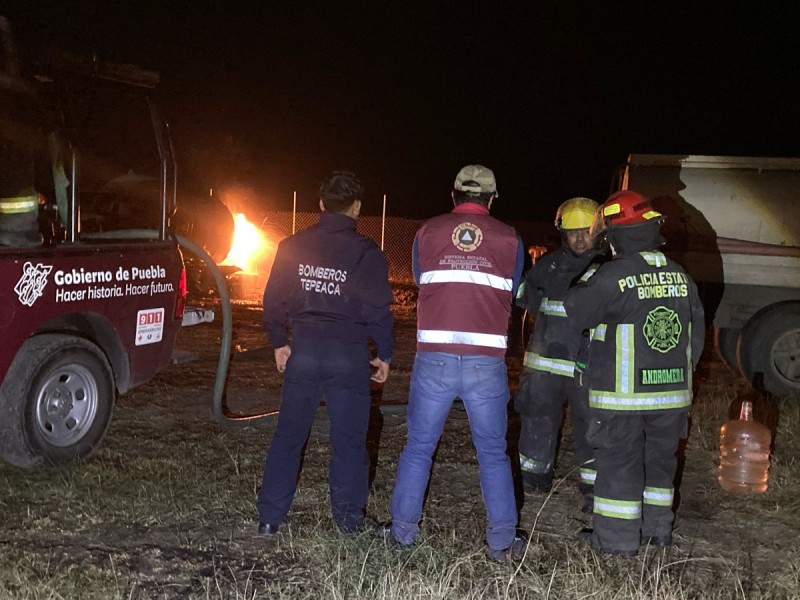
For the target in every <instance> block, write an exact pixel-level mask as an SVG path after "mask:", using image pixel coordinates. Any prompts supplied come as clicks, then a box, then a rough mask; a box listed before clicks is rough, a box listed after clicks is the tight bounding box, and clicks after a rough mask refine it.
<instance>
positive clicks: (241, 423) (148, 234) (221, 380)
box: [83, 229, 278, 427]
mask: <svg viewBox="0 0 800 600" xmlns="http://www.w3.org/2000/svg"><path fill="white" fill-rule="evenodd" d="M83 237H84V238H101V239H102V238H105V239H109V238H112V239H113V238H127V239H130V238H145V239H159V232H158V231H156V230H150V229H126V230H120V231H108V232H103V233H93V234H88V235H87V234H83ZM175 239H176V240H177V241H178V244H180V245H181V246H182V247H184V248H186V249H187V250H189V251H190V252H192V253H193V254H195V255H196V256H198V257H199V258H201V259H202V260H203V262H205V263H206V265H207V266H208V268H209V270H210V271H211V275H212V276H213V277H214V283H216V285H217V291H218V292H219V299H220V304H221V307H222V339H221V340H220V349H219V361H218V362H217V374H216V377H215V379H214V393H213V395H212V397H211V412H212V414H213V415H214V419H216V421H217V422H218V423H219V424H220V425H224V426H225V427H252V426H255V425H259V424H261V423H264V422H266V421H267V420H270V419H272V418H274V417H277V416H278V410H271V411H268V412H264V413H256V414H252V415H239V414H237V415H231V414H229V413H227V412H226V411H225V408H224V406H223V400H224V398H225V387H226V385H227V382H228V366H229V365H230V360H231V344H232V340H233V313H232V312H231V297H230V293H229V292H228V286H227V284H226V283H225V276H224V275H223V274H222V271H220V270H219V267H218V266H217V263H215V262H214V259H213V258H211V256H210V255H209V254H208V253H207V252H206V251H205V250H203V248H201V247H200V246H198V245H197V244H195V243H194V242H193V241H191V240H189V239H187V238H185V237H183V236H181V235H175Z"/></svg>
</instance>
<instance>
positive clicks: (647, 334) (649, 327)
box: [642, 306, 683, 352]
mask: <svg viewBox="0 0 800 600" xmlns="http://www.w3.org/2000/svg"><path fill="white" fill-rule="evenodd" d="M681 331H683V327H682V326H681V322H680V319H678V314H677V313H676V312H675V311H674V310H670V309H669V308H667V307H666V306H659V307H658V308H654V309H653V310H651V311H650V312H649V313H647V319H646V320H645V323H644V328H643V330H642V333H644V339H645V340H647V345H648V346H650V347H651V348H652V349H653V350H658V351H659V352H669V351H670V350H672V349H673V348H674V347H675V346H677V345H678V340H680V339H681Z"/></svg>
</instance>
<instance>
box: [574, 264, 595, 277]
mask: <svg viewBox="0 0 800 600" xmlns="http://www.w3.org/2000/svg"><path fill="white" fill-rule="evenodd" d="M596 271H597V267H596V266H593V267H589V268H588V269H586V272H585V273H584V274H583V275H581V278H580V279H579V280H578V281H589V278H590V277H591V276H592V275H594V274H595V272H596Z"/></svg>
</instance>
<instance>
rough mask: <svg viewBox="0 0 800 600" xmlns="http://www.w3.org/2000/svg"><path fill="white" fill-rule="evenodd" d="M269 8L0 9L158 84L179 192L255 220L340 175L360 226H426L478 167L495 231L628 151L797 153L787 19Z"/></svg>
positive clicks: (541, 215) (793, 39) (614, 10)
mask: <svg viewBox="0 0 800 600" xmlns="http://www.w3.org/2000/svg"><path fill="white" fill-rule="evenodd" d="M285 4H286V6H284V7H280V6H279V3H277V2H275V3H262V6H261V7H260V8H254V6H255V3H250V2H248V3H246V5H248V6H247V8H246V9H245V8H239V9H237V8H236V7H237V6H245V3H239V4H237V3H236V2H215V3H206V2H168V1H167V0H164V1H163V2H160V3H154V2H149V1H144V0H142V1H140V2H122V1H107V2H64V1H61V2H36V1H29V2H25V3H19V5H18V6H17V7H16V8H15V6H13V3H12V5H8V4H6V3H4V5H6V8H4V9H3V11H0V12H5V14H6V15H7V16H8V17H9V18H11V19H12V26H13V27H14V30H15V31H16V33H17V34H18V35H19V36H20V37H21V38H23V37H24V39H25V40H27V41H29V42H30V41H31V40H41V41H42V42H45V43H47V44H49V45H51V46H55V47H61V48H64V49H67V50H70V51H75V52H95V53H97V55H98V56H99V57H100V58H102V59H104V60H111V61H118V62H129V63H135V64H138V65H141V66H143V67H145V68H148V69H151V70H154V71H157V72H159V73H160V74H161V86H160V89H159V90H158V92H157V97H158V100H159V104H160V105H161V107H162V111H163V112H164V113H166V114H167V116H168V117H169V118H170V120H171V123H172V126H173V130H174V137H175V142H176V147H177V152H178V158H179V163H180V167H179V168H180V174H181V177H182V178H183V181H184V183H187V184H188V183H190V184H192V185H196V186H197V187H198V188H200V189H203V188H205V189H207V188H209V187H214V188H216V189H220V188H225V187H229V186H232V185H240V186H245V187H247V188H250V189H252V190H254V191H255V193H256V194H257V197H258V198H259V199H260V200H259V201H260V203H261V204H262V206H261V207H260V208H263V209H278V210H289V209H291V194H292V190H297V191H298V194H299V208H300V209H301V210H314V209H315V207H316V196H315V192H316V187H317V185H318V183H319V181H320V179H321V178H322V177H324V176H325V174H326V173H327V172H329V171H330V170H332V169H334V168H347V169H350V170H353V171H355V172H356V173H357V174H358V175H359V176H360V177H361V178H362V180H363V181H364V183H365V185H366V187H367V202H366V206H365V212H367V213H368V214H379V213H380V198H381V196H382V194H383V193H386V194H388V198H389V201H388V213H389V214H391V215H400V216H407V217H415V218H423V217H429V216H432V215H434V214H437V213H440V212H443V211H445V210H448V203H449V191H450V187H451V186H452V183H453V179H454V177H455V174H456V172H457V171H458V169H459V168H460V167H461V166H463V165H464V164H467V163H472V162H480V163H483V164H485V165H487V166H489V167H491V168H492V169H494V171H495V173H496V175H497V180H498V190H499V193H500V198H499V200H498V202H497V204H496V206H495V210H494V213H495V214H496V215H497V216H499V217H501V218H506V219H518V220H550V219H551V218H552V213H553V211H554V209H555V207H556V206H557V205H558V204H559V203H560V202H562V201H563V200H566V199H567V198H569V197H571V196H576V195H587V196H590V197H594V198H595V199H598V200H602V199H603V198H604V197H605V196H606V195H607V193H608V191H609V185H610V181H611V177H612V173H613V171H614V169H615V168H616V167H617V166H619V165H620V164H622V163H623V162H624V160H625V157H626V155H627V154H628V153H629V152H652V153H681V154H686V153H690V154H732V155H753V156H800V147H798V146H799V145H800V136H798V132H799V131H800V129H799V128H798V125H800V119H799V118H798V108H800V106H799V105H798V90H800V69H799V67H800V63H799V62H798V59H800V49H799V48H798V42H797V36H796V33H795V29H796V23H797V19H796V18H795V17H796V15H794V14H793V13H787V12H786V10H785V9H781V10H779V7H778V4H776V3H764V4H763V8H738V9H736V8H731V6H732V4H733V3H726V4H723V3H719V4H716V3H691V4H689V3H687V4H686V6H685V7H683V8H681V7H680V6H679V4H681V3H672V2H671V3H658V4H659V8H654V7H653V6H651V5H653V4H656V3H635V4H634V3H630V4H629V3H618V2H613V3H612V2H601V1H599V0H596V1H592V2H566V1H565V2H545V3H542V2H530V3H525V4H524V5H523V4H521V3H520V4H519V5H517V4H515V3H506V4H508V5H509V6H515V7H516V8H500V7H501V6H502V4H501V3H480V4H472V3H466V2H461V3H450V2H448V3H441V2H427V3H391V4H390V3H385V4H386V5H387V6H388V7H390V8H386V7H377V8H376V7H375V6H380V4H382V3H372V4H373V5H374V6H373V7H372V8H367V7H369V6H370V4H368V3H362V4H360V6H358V7H356V6H355V5H349V4H347V3H340V2H327V3H322V2H292V3H285ZM706 4H708V5H710V4H714V6H716V7H717V8H716V9H714V8H704V7H703V5H706ZM753 4H755V3H750V6H753ZM271 5H275V6H271ZM626 5H627V8H626ZM347 6H349V7H350V8H346V7H347Z"/></svg>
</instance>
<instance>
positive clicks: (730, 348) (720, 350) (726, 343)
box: [714, 327, 742, 375]
mask: <svg viewBox="0 0 800 600" xmlns="http://www.w3.org/2000/svg"><path fill="white" fill-rule="evenodd" d="M741 331H742V330H741V329H738V328H733V327H715V328H714V348H715V349H716V351H717V354H718V355H719V357H720V358H721V359H722V362H724V363H725V364H726V365H727V366H728V368H729V369H731V370H732V371H734V372H735V373H736V374H737V375H741V373H742V371H741V370H740V369H739V358H738V354H737V351H736V346H737V345H738V343H739V334H740V333H741Z"/></svg>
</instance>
